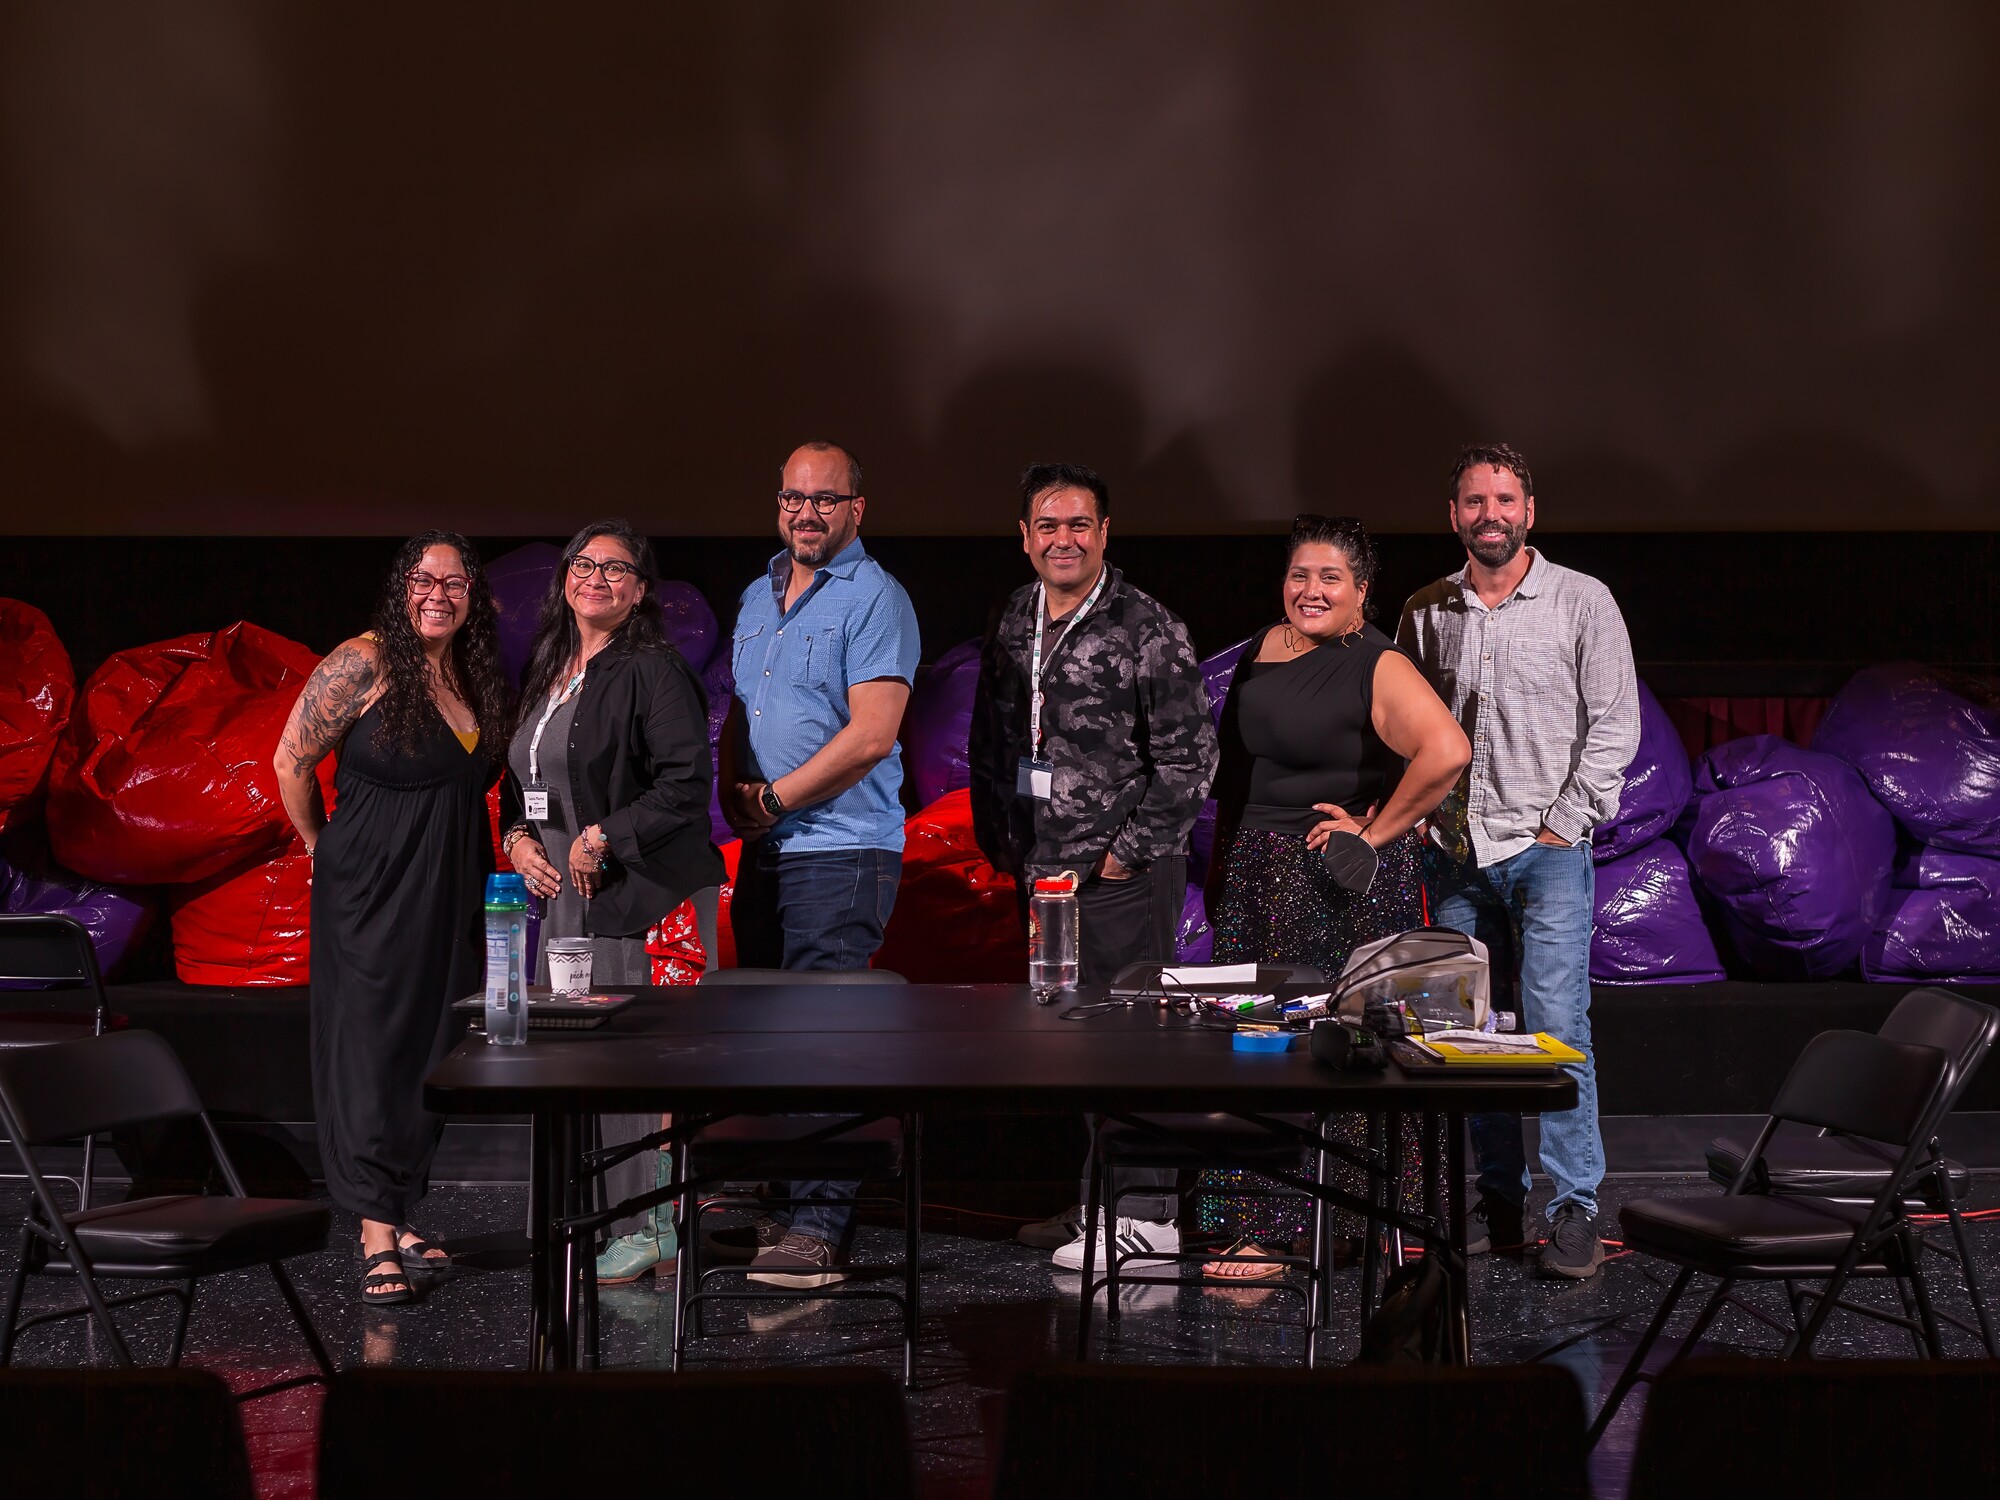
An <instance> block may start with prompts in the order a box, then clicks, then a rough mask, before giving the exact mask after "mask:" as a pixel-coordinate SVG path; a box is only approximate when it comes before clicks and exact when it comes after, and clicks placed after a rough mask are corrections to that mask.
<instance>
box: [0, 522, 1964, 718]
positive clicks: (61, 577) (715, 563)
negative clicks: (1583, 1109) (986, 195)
mask: <svg viewBox="0 0 2000 1500" xmlns="http://www.w3.org/2000/svg"><path fill="white" fill-rule="evenodd" d="M522 540H523V538H518V537H506V538H501V537H488V538H484V539H481V540H480V541H479V546H480V547H481V548H482V550H483V552H484V555H485V556H486V558H487V559H488V561H491V560H492V559H494V558H496V557H498V556H500V555H501V554H502V553H504V552H505V551H507V550H508V549H509V548H512V547H515V546H518V545H520V543H521V541H522ZM557 540H560V539H557ZM1536 540H1537V543H1538V545H1540V546H1541V547H1542V548H1543V549H1544V550H1545V551H1546V552H1547V553H1548V555H1549V556H1550V557H1552V558H1554V559H1555V560H1556V561H1558V562H1561V563H1564V564H1566V565H1568V566H1570V567H1575V568H1580V569H1582V570H1584V571H1585V572H1588V573H1592V574H1594V575H1596V576H1597V577H1600V578H1602V579H1604V580H1605V582H1606V583H1607V584H1609V585H1610V587H1611V589H1612V591H1613V593H1614V594H1615V595H1616V596H1617V598H1618V601H1619V604H1620V607H1621V608H1622V609H1623V611H1624V613H1625V618H1626V621H1627V624H1628V626H1629V627H1630V630H1631V633H1632V641H1633V650H1634V652H1635V654H1636V655H1637V657H1638V659H1639V662H1640V664H1641V668H1642V670H1643V671H1645V672H1646V674H1647V680H1648V681H1649V682H1650V683H1651V685H1652V686H1653V688H1654V690H1655V691H1657V692H1660V693H1662V694H1707V693H1713V694H1730V695H1783V694H1807V695H1816V694H1824V693H1829V692H1831V691H1833V690H1834V689H1835V688H1837V687H1838V686H1839V684H1840V683H1841V682H1842V681H1844V680H1845V679H1846V677H1847V675H1848V674H1849V673H1850V672H1851V671H1852V670H1853V669H1854V668H1855V667H1856V666H1860V665H1864V664H1866V663H1869V662H1875V661H1889V660H1896V659H1899V658H1905V657H1911V658H1916V659H1919V660H1924V661H1932V662H1937V663H1944V664H1952V665H1957V666H1965V667H1987V666H1991V665H1993V664H1996V663H2000V533H1996V532H1979V533H1962V534H1955V535H1954V534H1937V533H1931V534H1924V533H1878V534H1853V533H1822V534H1818V535H1814V534H1810V533H1808V534H1743V533H1716V534H1707V535H1660V536H1625V535H1616V534H1604V533H1589V532H1581V533H1553V534H1550V535H1547V536H1543V535H1541V534H1539V533H1537V537H1536ZM396 545H397V544H396V540H395V539H392V538H385V537H332V538H327V537H321V538H287V537H275V538H274V537H205V538H190V537H22V538H16V539H13V540H10V541H7V542H5V543H0V596H6V597H11V598H18V599H25V600H27V601H28V602H30V603H32V604H34V605H36V606H37V607H39V608H41V609H43V610H45V611H46V612H47V613H48V614H49V616H50V618H51V619H52V620H53V621H54V623H55V626H56V629H57V631H58V633H59V634H60V635H61V636H62V638H63V641H64V643H65V644H66V645H67V646H68V648H69V651H70V653H71V656H72V657H73V658H74V660H75V662H76V665H77V668H78V671H79V672H80V673H83V672H88V671H89V670H91V669H92V668H93V667H94V666H95V665H96V664H97V663H98V662H100V661H101V660H102V659H103V658H104V657H105V656H107V655H108V654H110V653H111V652H113V651H116V650H120V649H122V648H124V647H128V646H136V645H140V644H143V643H146V642H149V641H156V640H163V639H166V638H167V637H170V636H174V635H180V634H185V633H187V632H190V631H196V630H213V629H215V628H217V627H219V626H222V625H226V624H229V623H230V622H231V621H233V620H239V619H248V620H253V621H255V622H256V623H257V624H260V625H264V626H267V627H269V628H270V629H273V630H276V631H278V632H279V633H280V634H283V635H287V636H290V637H292V638H293V639H295V640H300V641H303V642H305V643H306V644H307V645H309V646H312V647H313V648H315V649H316V650H320V651H325V650H328V649H329V648H331V647H332V646H333V644H334V643H335V642H337V641H339V640H341V639H343V638H345V637H346V636H349V635H353V634H355V633H357V632H358V631H360V630H361V629H363V628H364V627H365V626H366V623H367V620H368V616H369V613H370V611H371V610H372V609H373V607H374V603H375V599H376V595H377V592H378V590H379V589H380V587H381V583H382V575H383V573H384V571H385V570H386V568H387V565H388V562H389V559H390V557H391V556H393V554H394V552H395V548H396ZM656 545H657V548H658V551H659V555H660V562H661V566H662V568H663V570H664V571H665V573H666V574H667V576H669V577H673V578H682V579H685V580H687V581H688V582H690V583H693V584H694V585H695V586H696V587H698V588H700V589H701V590H702V592H703V593H704V594H706V595H707V597H708V599H709V601H710V603H711V604H713V605H714V606H715V609H716V612H717V614H718V615H719V616H721V618H722V623H723V626H724V628H727V627H728V625H729V623H730V620H731V619H732V618H733V615H734V612H735V601H736V599H737V597H738V596H739V595H740V594H741V592H742V590H743V587H744V585H745V584H746V583H748V582H749V581H750V580H751V579H752V578H754V577H756V576H757V575H758V574H759V573H760V571H761V570H762V568H763V566H764V563H765V561H766V559H768V558H769V557H770V556H771V554H772V553H773V552H775V551H776V550H777V544H776V539H775V537H772V538H764V537H706V538H700V537H696V538H690V537H661V538H659V539H657V542H656ZM868 545H869V547H870V549H871V550H872V551H873V552H874V553H875V554H876V555H877V556H878V557H880V558H881V559H882V561H883V563H884V565H885V566H887V567H888V568H889V570H890V571H891V572H892V573H894V574H895V576H896V577H897V578H898V579H899V580H901V582H902V583H903V586H904V587H905V588H907V589H908V590H909V592H910V596H911V598H912V600H913V602H914V603H915V605H916V610H917V618H918V620H919V622H920V624H921V626H922V630H923V655H924V659H925V660H926V661H932V660H935V659H936V658H937V657H938V656H940V655H941V654H942V653H943V652H945V651H946V650H948V649H949V648H950V647H952V646H953V645H955V644H957V643H958V642H959V641H961V640H964V639H965V638H967V637H968V636H973V635H977V634H979V633H980V632H981V631H982V630H983V629H984V627H985V624H986V620H987V615H988V612H989V610H990V609H991V608H992V607H993V606H994V604H995V603H997V602H998V601H1000V600H1002V599H1004V598H1005V597H1006V595H1007V594H1008V592H1009V591H1010V590H1012V589H1014V588H1016V587H1018V586H1019V585H1020V584H1021V583H1023V582H1025V581H1027V580H1028V579H1029V578H1030V577H1031V576H1032V575H1031V574H1030V573H1029V571H1028V566H1027V560H1026V559H1025V558H1024V557H1023V556H1022V555H1021V552H1020V550H1019V543H1018V539H1002V538H998V537H993V538H982V539H967V538H956V537H903V536H889V537H874V536H871V537H870V538H869V542H868ZM1377 548H1378V551H1379V553H1380V555H1381V561H1382V576H1381V580H1380V582H1379V584H1378V585H1377V590H1376V597H1377V598H1378V599H1379V600H1380V601H1381V604H1382V614H1383V616H1384V618H1385V621H1386V622H1390V623H1391V628H1392V629H1393V623H1392V622H1393V620H1394V618H1395V616H1396V613H1397V611H1398V609H1399V608H1400V606H1401V603H1402V601H1403V600H1404V599H1405V598H1407V597H1408V596H1409V595H1410V594H1411V593H1412V592H1413V591H1415V590H1416V589H1417V588H1418V587H1419V586H1421V585H1422V584H1424V583H1426V582H1428V581H1429V580H1430V579H1432V578H1435V577H1437V576H1438V575H1439V574H1441V573H1446V572H1450V571H1452V570H1454V569H1455V568H1456V567H1458V566H1459V564H1460V563H1461V562H1462V561H1463V557H1464V554H1463V553H1462V552H1460V551H1459V550H1458V549H1457V547H1456V546H1455V544H1454V543H1453V541H1452V539H1451V538H1450V537H1449V536H1444V535H1425V536H1413V535H1407V534H1405V535H1394V534H1392V535H1386V536H1382V537H1379V538H1377ZM1108 555H1109V556H1110V558H1111V560H1112V561H1113V562H1115V563H1117V564H1118V565H1119V566H1120V567H1122V568H1123V569H1124V570H1125V572H1126V574H1127V576H1129V577H1130V578H1131V579H1132V581H1133V582H1134V583H1135V584H1137V585H1138V586H1139V587H1141V588H1144V589H1146V590H1147V591H1149V592H1151V593H1153V594H1154V595H1156V596H1157V597H1158V598H1160V599H1161V600H1162V601H1164V602H1165V603H1166V604H1168V605H1169V606H1170V607H1171V608H1173V609H1174V610H1175V611H1177V612H1178V613H1179V614H1180V615H1181V616H1182V617H1183V618H1184V619H1185V620H1186V621H1187V622H1188V627H1189V629H1190V631H1191V632H1192V634H1193V636H1194V640H1195V645H1196V648H1197V650H1199V651H1200V652H1201V653H1203V654H1204V655H1206V654H1207V653H1209V652H1212V651H1215V650H1218V649H1220V648H1221V647H1223V646H1226V645H1228V644H1229V643H1230V642H1232V641H1236V640H1240V639H1241V638H1242V637H1244V636H1245V635H1247V634H1249V632H1250V631H1252V630H1253V629H1255V628H1256V627H1257V626H1259V625H1261V624H1264V623H1265V622H1266V621H1268V620H1270V619H1273V618H1275V617H1276V614H1277V609H1278V605H1277V595H1278V578H1279V573H1280V571H1281V561H1282V544H1281V543H1280V542H1279V541H1278V540H1277V539H1276V538H1274V537H1244V536H1210V537H1120V536H1116V535H1114V537H1113V539H1112V542H1111V547H1110V551H1109V554H1108Z"/></svg>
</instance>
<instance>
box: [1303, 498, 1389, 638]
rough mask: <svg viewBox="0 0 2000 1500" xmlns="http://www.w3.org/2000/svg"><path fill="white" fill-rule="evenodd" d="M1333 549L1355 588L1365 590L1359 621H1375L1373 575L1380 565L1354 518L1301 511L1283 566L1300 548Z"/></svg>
mask: <svg viewBox="0 0 2000 1500" xmlns="http://www.w3.org/2000/svg"><path fill="white" fill-rule="evenodd" d="M1311 546H1322V547H1332V548H1333V549H1334V550H1335V551H1337V552H1339V553H1340V555H1341V556H1343V557H1345V558H1346V559H1347V570H1348V571H1349V572H1350V573H1352V574H1353V575H1354V586H1355V587H1356V588H1358V589H1362V590H1364V592H1363V594H1362V596H1361V618H1362V619H1364V620H1372V619H1374V618H1375V575H1376V573H1378V572H1379V571H1380V570H1381V564H1380V563H1379V562H1378V561H1377V560H1376V557H1375V543H1374V542H1373V540H1371V539H1370V537H1369V535H1368V528H1367V527H1366V526H1363V525H1362V524H1361V522H1360V521H1359V520H1357V519H1356V518H1355V517H1353V516H1321V515H1315V514H1314V513H1313V512H1311V511H1300V512H1299V513H1298V514H1297V515H1295V516H1293V517H1292V534H1291V536H1290V537H1288V538H1287V539H1286V541H1285V566H1286V567H1288V568H1289V567H1290V566H1291V565H1292V559H1293V558H1294V557H1295V556H1297V555H1298V550H1299V548H1301V547H1311Z"/></svg>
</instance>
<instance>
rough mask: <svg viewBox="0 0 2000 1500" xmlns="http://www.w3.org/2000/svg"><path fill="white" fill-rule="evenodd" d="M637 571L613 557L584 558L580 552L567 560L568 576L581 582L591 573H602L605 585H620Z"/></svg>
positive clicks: (629, 564) (630, 565)
mask: <svg viewBox="0 0 2000 1500" xmlns="http://www.w3.org/2000/svg"><path fill="white" fill-rule="evenodd" d="M638 571H639V570H638V569H637V568H635V567H634V566H632V564H631V563H628V562H620V561H619V560H618V559H617V558H615V557H603V558H599V557H585V556H584V555H583V554H582V553H581V552H579V553H577V555H576V556H575V557H572V558H571V559H570V560H569V576H570V577H572V578H574V579H577V580H578V581H581V580H583V579H585V578H588V577H589V576H590V575H591V574H592V573H602V574H603V575H604V581H605V582H606V583H622V582H623V581H624V580H625V579H626V578H629V577H630V576H631V575H632V574H634V573H636V572H638Z"/></svg>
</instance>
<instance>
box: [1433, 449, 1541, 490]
mask: <svg viewBox="0 0 2000 1500" xmlns="http://www.w3.org/2000/svg"><path fill="white" fill-rule="evenodd" d="M1481 464H1491V465H1492V466H1493V467H1494V468H1496V469H1505V470H1506V471H1507V472H1508V473H1509V474H1512V475H1513V476H1514V477H1515V478H1516V479H1518V480H1520V481H1521V493H1522V494H1524V495H1527V496H1530V497H1532V496H1533V495H1534V493H1535V476H1534V475H1532V474H1530V473H1529V472H1528V461H1527V460H1526V459H1525V458H1523V457H1521V455H1520V454H1518V453H1516V452H1515V451H1514V450H1513V449H1512V448H1509V447H1508V446H1507V445H1506V444H1505V443H1469V444H1467V445H1466V447H1465V448H1464V449H1463V450H1462V451H1461V452H1460V453H1459V455H1458V462H1457V463H1456V464H1455V465H1453V466H1452V471H1451V486H1450V488H1451V498H1452V499H1454V500H1456V499H1457V498H1458V482H1459V480H1461V479H1463V478H1464V477H1465V471H1466V470H1467V469H1476V468H1478V467H1479V466H1480V465H1481Z"/></svg>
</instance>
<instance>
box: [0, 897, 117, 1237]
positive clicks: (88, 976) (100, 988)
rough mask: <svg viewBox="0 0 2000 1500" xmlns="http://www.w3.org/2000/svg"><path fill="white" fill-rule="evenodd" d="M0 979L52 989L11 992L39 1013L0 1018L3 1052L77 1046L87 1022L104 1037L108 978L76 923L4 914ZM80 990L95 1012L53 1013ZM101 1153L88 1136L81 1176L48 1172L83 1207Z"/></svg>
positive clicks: (13, 1176) (15, 1177)
mask: <svg viewBox="0 0 2000 1500" xmlns="http://www.w3.org/2000/svg"><path fill="white" fill-rule="evenodd" d="M0 980H11V981H18V982H22V983H28V984H37V985H48V986H50V988H48V989H38V990H30V991H8V992H6V993H8V994H10V995H12V996H13V997H14V998H16V999H20V998H24V997H32V998H33V999H34V1000H35V1001H36V1002H37V1003H36V1006H35V1009H34V1010H32V1011H29V1012H26V1013H16V1014H13V1015H0V1050H12V1049H14V1048H17V1047H46V1046H49V1045H51V1044H52V1043H55V1042H73V1041H75V1040H76V1039H77V1038H78V1037H79V1036H82V1035H83V1034H84V1030H83V1028H84V1025H85V1024H86V1022H87V1023H88V1025H89V1027H90V1033H89V1034H90V1035H91V1036H102V1035H104V1026H105V1021H106V1009H107V1007H106V1002H105V998H104V979H103V976H102V975H100V974H99V973H98V972H97V949H96V948H95V947H94V946H93V945H92V944H91V941H90V930H89V929H88V928H86V927H85V926H84V925H83V924H82V923H81V922H79V921H77V920H76V918H74V917H64V916H58V915H54V914H45V913H40V914H38V913H30V912H6V913H0ZM78 990H81V991H83V992H84V993H85V995H86V997H87V998H88V999H89V1000H90V1002H91V1005H92V1011H91V1013H89V1014H88V1015H86V1013H84V1012H82V1011H77V1012H75V1013H73V1014H69V1015H64V1014H61V1013H57V1014H50V1013H49V1011H48V1010H47V1008H46V1001H47V999H48V997H50V996H60V995H69V994H73V993H75V992H76V991H78ZM96 1150H97V1140H96V1137H94V1136H85V1137H84V1141H83V1174H82V1176H80V1177H71V1176H69V1175H68V1174H67V1173H63V1172H45V1173H43V1175H44V1176H45V1177H49V1178H52V1179H54V1180H55V1181H57V1182H67V1183H68V1184H69V1185H70V1186H71V1187H73V1188H75V1189H76V1203H77V1207H78V1208H88V1207H90V1177H91V1166H92V1163H93V1160H94V1158H95V1154H96ZM0 1180H6V1181H9V1182H20V1181H22V1180H23V1179H22V1175H21V1174H20V1173H19V1172H0Z"/></svg>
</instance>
